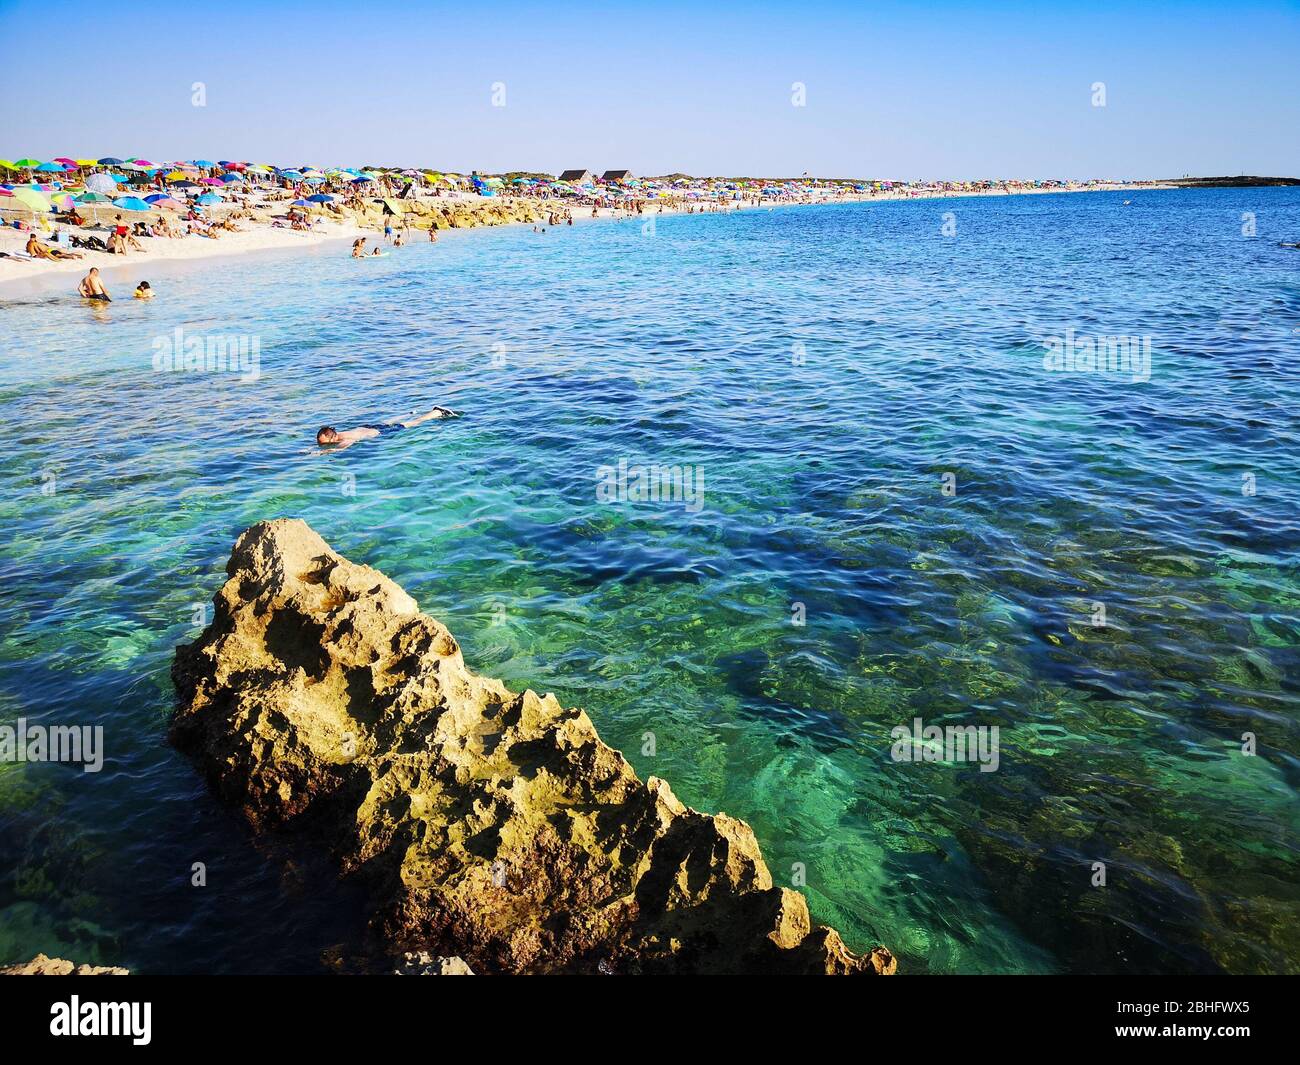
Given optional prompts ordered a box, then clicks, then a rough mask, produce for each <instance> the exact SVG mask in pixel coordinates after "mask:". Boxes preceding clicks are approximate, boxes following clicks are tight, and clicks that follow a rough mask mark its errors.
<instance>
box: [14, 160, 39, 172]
mask: <svg viewBox="0 0 1300 1065" xmlns="http://www.w3.org/2000/svg"><path fill="white" fill-rule="evenodd" d="M40 165H41V161H40V160H39V159H19V160H17V161H16V162H15V163H14V169H15V170H35V169H36V168H37V167H38V166H40Z"/></svg>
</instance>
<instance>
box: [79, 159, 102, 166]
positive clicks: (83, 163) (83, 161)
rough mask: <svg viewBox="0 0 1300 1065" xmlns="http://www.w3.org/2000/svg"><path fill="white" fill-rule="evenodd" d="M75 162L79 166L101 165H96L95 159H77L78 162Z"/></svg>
mask: <svg viewBox="0 0 1300 1065" xmlns="http://www.w3.org/2000/svg"><path fill="white" fill-rule="evenodd" d="M74 162H76V164H77V165H78V166H98V165H99V164H98V163H96V162H95V160H93V159H77V160H74Z"/></svg>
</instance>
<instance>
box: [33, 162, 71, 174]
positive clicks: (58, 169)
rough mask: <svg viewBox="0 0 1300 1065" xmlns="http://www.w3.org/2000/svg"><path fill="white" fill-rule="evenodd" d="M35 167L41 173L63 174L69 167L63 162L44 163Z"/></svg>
mask: <svg viewBox="0 0 1300 1065" xmlns="http://www.w3.org/2000/svg"><path fill="white" fill-rule="evenodd" d="M35 169H36V170H37V172H39V173H46V174H62V173H63V172H64V171H65V170H66V169H67V167H65V166H64V165H63V164H62V163H42V164H41V165H40V166H38V167H36V168H35Z"/></svg>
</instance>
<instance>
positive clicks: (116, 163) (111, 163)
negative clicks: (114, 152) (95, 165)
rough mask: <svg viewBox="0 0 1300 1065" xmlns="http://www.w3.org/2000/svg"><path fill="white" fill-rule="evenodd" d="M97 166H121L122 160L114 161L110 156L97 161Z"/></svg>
mask: <svg viewBox="0 0 1300 1065" xmlns="http://www.w3.org/2000/svg"><path fill="white" fill-rule="evenodd" d="M99 165H100V166H121V165H122V160H121V159H114V158H113V157H112V156H111V155H110V156H107V157H105V158H103V159H101V160H100V161H99Z"/></svg>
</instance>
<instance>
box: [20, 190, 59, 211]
mask: <svg viewBox="0 0 1300 1065" xmlns="http://www.w3.org/2000/svg"><path fill="white" fill-rule="evenodd" d="M13 198H14V201H15V202H16V203H20V204H22V205H23V206H24V207H26V208H27V209H28V210H29V211H48V210H49V209H50V201H49V200H47V199H46V198H45V197H44V196H43V195H42V194H41V193H39V192H37V191H36V190H35V189H28V188H21V187H20V188H16V189H14V191H13Z"/></svg>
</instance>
